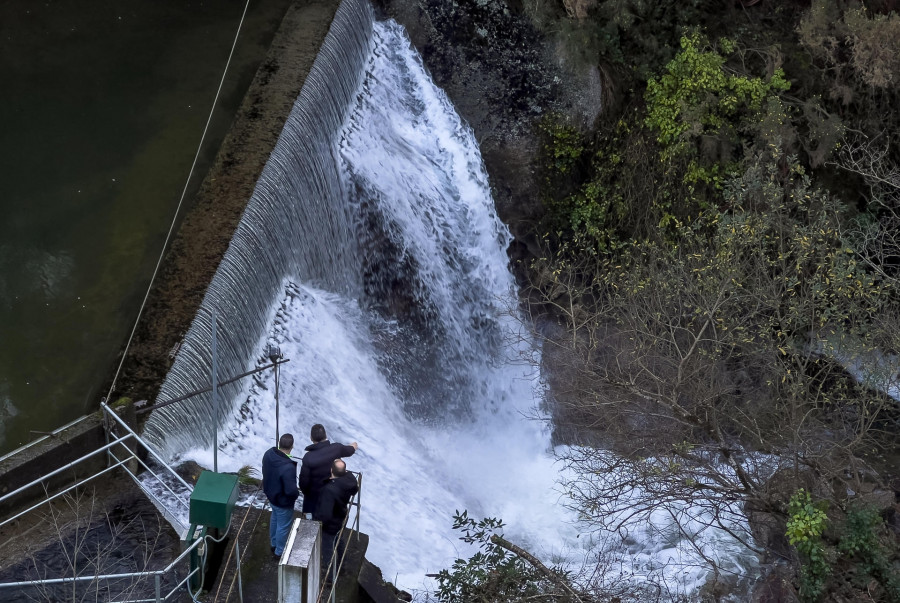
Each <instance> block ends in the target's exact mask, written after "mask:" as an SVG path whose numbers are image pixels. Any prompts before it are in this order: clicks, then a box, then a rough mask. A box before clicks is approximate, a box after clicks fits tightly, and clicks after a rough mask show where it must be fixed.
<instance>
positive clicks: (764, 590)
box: [750, 564, 800, 603]
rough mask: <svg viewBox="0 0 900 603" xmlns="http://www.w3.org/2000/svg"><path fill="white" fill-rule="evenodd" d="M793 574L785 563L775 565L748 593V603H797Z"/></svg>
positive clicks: (798, 598)
mask: <svg viewBox="0 0 900 603" xmlns="http://www.w3.org/2000/svg"><path fill="white" fill-rule="evenodd" d="M799 602H800V597H799V596H798V595H797V591H796V589H795V588H794V585H793V575H792V572H791V570H790V568H788V567H787V566H786V565H784V564H779V565H776V566H775V567H774V568H773V569H772V570H771V571H770V572H768V573H767V574H766V575H765V576H764V577H763V578H762V579H761V580H760V581H759V582H757V583H756V585H755V586H754V587H753V589H752V591H751V593H750V603H799Z"/></svg>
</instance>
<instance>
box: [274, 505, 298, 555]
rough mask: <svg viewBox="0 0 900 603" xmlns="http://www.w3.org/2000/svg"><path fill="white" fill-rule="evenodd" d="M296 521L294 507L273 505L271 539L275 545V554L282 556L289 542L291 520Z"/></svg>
mask: <svg viewBox="0 0 900 603" xmlns="http://www.w3.org/2000/svg"><path fill="white" fill-rule="evenodd" d="M293 521H294V508H293V507H276V506H275V505H272V519H271V520H269V540H270V541H271V542H272V546H274V547H275V554H276V555H278V556H281V553H283V552H284V544H285V543H286V542H287V536H288V531H289V530H290V528H291V522H293Z"/></svg>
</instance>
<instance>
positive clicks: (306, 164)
mask: <svg viewBox="0 0 900 603" xmlns="http://www.w3.org/2000/svg"><path fill="white" fill-rule="evenodd" d="M372 22H373V14H372V9H371V6H370V5H369V3H368V2H367V1H366V0H344V2H342V3H341V5H340V7H339V8H338V10H337V13H336V14H335V17H334V20H333V22H332V25H331V29H330V30H329V32H328V35H327V36H326V38H325V41H324V42H323V44H322V47H321V50H320V51H319V54H318V56H317V57H316V60H315V62H314V63H313V66H312V68H311V70H310V73H309V75H308V76H307V78H306V82H305V83H304V85H303V89H302V91H301V93H300V95H299V97H298V98H297V100H296V102H295V103H294V106H293V109H292V111H291V113H290V115H289V117H288V119H287V122H286V123H285V126H284V129H283V131H282V133H281V135H280V137H279V140H278V143H277V144H276V146H275V149H274V150H273V151H272V154H271V156H270V157H269V161H268V163H267V164H266V167H265V168H264V169H263V172H262V174H261V175H260V178H259V181H258V182H257V185H256V188H255V190H254V192H253V195H252V197H251V199H250V201H249V202H248V204H247V207H246V209H245V211H244V215H243V216H242V218H241V221H240V223H239V224H238V227H237V230H236V231H235V234H234V237H233V239H232V241H231V244H230V245H229V247H228V250H227V251H226V253H225V255H224V257H223V258H222V262H221V264H220V266H219V268H218V270H217V272H216V274H215V276H214V277H213V280H212V282H211V283H210V286H209V289H208V290H207V292H206V295H205V297H204V300H203V304H202V308H204V309H201V311H200V312H198V314H197V316H196V317H195V318H194V320H193V322H192V324H191V327H190V329H189V330H188V332H187V334H186V335H185V338H184V341H183V343H182V346H181V348H180V350H179V353H178V355H177V357H176V359H175V362H174V364H173V366H172V368H171V370H170V371H169V374H168V375H167V377H166V379H165V381H164V383H163V385H162V387H161V388H160V391H159V394H158V400H160V401H162V400H169V399H172V398H174V397H177V396H179V395H183V394H184V393H186V392H190V391H195V390H198V389H202V388H204V387H209V382H210V377H209V375H210V365H211V356H210V345H209V342H210V339H211V330H212V329H211V327H212V324H211V319H210V316H211V315H210V313H209V310H210V309H213V308H214V309H215V310H216V313H217V315H218V321H217V339H218V359H217V360H218V365H219V369H220V373H219V374H220V375H236V374H239V373H241V372H243V370H244V367H245V366H246V365H247V363H248V361H250V359H251V358H253V356H254V354H255V353H256V352H257V350H255V349H254V346H255V345H256V344H257V340H258V339H259V337H260V334H262V333H264V332H265V330H266V329H267V327H268V325H269V323H270V321H271V318H272V317H271V312H270V308H271V306H272V300H273V299H274V298H275V296H276V294H277V291H278V290H279V289H280V288H281V287H282V281H283V279H284V278H285V277H287V276H288V275H291V276H293V277H295V278H299V279H301V280H304V281H310V282H319V283H322V284H324V285H326V286H328V287H329V288H332V289H334V290H339V291H344V292H348V293H350V294H352V293H353V292H355V291H356V290H357V289H358V287H359V283H360V271H359V267H358V266H356V265H355V259H356V257H357V255H358V251H357V245H356V240H355V233H354V228H353V226H352V223H351V219H350V216H349V207H347V206H346V204H344V203H343V202H342V199H343V198H344V190H343V182H342V178H341V175H340V173H339V162H338V157H337V153H338V149H337V141H338V140H339V134H340V130H341V128H342V126H343V125H344V122H345V120H346V118H347V114H348V111H349V110H350V108H351V106H352V101H353V99H354V97H355V96H356V94H357V93H358V92H359V86H360V82H361V80H362V77H363V73H364V66H365V63H366V60H367V57H368V56H369V53H370V46H371V37H372ZM241 387H242V385H241V384H240V383H235V384H230V385H226V386H224V387H222V388H221V389H220V390H219V393H220V396H221V398H220V399H221V400H225V401H229V400H230V401H233V400H235V398H236V396H237V395H238V394H239V392H240V390H241ZM227 413H228V410H227V409H226V410H224V412H223V414H222V415H221V416H220V423H221V422H222V421H225V420H226V419H227V416H228V414H227ZM213 415H214V413H213V405H212V395H211V394H205V395H200V396H197V397H194V398H191V399H190V400H189V401H187V402H185V403H183V404H180V405H178V406H177V407H175V408H167V409H161V410H159V411H156V412H154V413H153V416H152V418H151V419H150V421H148V423H147V426H146V429H145V435H146V437H147V438H148V440H150V441H151V442H154V443H155V444H156V445H157V446H160V447H161V449H162V450H164V451H166V452H168V453H169V454H170V455H171V454H174V453H175V452H176V451H179V450H184V449H186V448H189V447H191V446H194V445H196V443H197V441H198V440H200V441H209V440H210V439H211V438H212V431H213Z"/></svg>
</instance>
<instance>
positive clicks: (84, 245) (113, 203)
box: [0, 0, 290, 454]
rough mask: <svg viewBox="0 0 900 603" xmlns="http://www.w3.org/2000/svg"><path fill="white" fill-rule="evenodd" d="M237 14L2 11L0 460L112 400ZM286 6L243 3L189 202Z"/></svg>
mask: <svg viewBox="0 0 900 603" xmlns="http://www.w3.org/2000/svg"><path fill="white" fill-rule="evenodd" d="M244 4H245V2H244V0H215V1H213V0H205V1H197V0H190V1H173V0H165V1H153V2H151V1H146V0H65V1H59V0H4V1H3V2H0V82H2V83H0V120H2V124H0V454H2V453H3V452H6V451H8V450H11V449H13V448H15V447H17V446H19V445H20V444H22V443H25V442H27V441H30V440H32V439H34V438H36V437H38V434H37V433H35V432H42V431H50V430H53V429H55V428H56V427H59V426H60V425H62V424H63V423H65V422H67V421H69V420H71V419H73V418H75V417H77V416H79V415H81V414H83V413H84V412H86V411H89V410H93V409H94V408H96V406H97V404H98V403H99V400H100V396H101V395H102V394H103V393H105V392H102V391H101V388H103V387H104V385H107V384H106V383H105V380H107V379H109V378H111V373H112V369H113V368H114V360H115V358H116V354H117V353H118V352H119V350H120V348H121V346H123V345H124V343H125V341H126V339H127V336H128V332H129V331H130V328H131V325H132V324H133V322H134V319H135V317H136V314H137V311H138V308H139V305H140V300H141V298H142V296H143V293H144V291H145V290H146V287H147V285H148V282H149V279H150V275H151V273H152V270H153V266H154V264H155V262H156V258H157V256H158V254H159V252H160V248H161V245H162V242H163V239H164V236H165V233H166V230H167V229H168V227H169V223H170V222H171V220H172V216H173V214H174V211H175V207H176V206H177V203H178V198H179V196H180V194H181V190H182V188H183V186H184V183H185V180H186V178H187V174H188V170H189V168H190V165H191V161H192V159H193V157H194V153H195V152H196V150H197V145H198V143H199V141H200V137H201V134H202V132H203V126H204V124H205V122H206V119H207V117H208V114H209V110H210V107H211V105H212V101H213V98H214V96H215V92H216V87H217V86H218V84H219V78H220V77H221V73H222V70H223V68H224V67H225V62H226V60H227V58H228V52H229V50H230V48H231V44H232V41H233V38H234V34H235V31H236V29H237V24H238V21H239V20H240V17H241V13H242V11H243V9H244ZM289 4H290V1H289V0H268V1H266V2H260V1H253V2H251V3H250V7H249V10H248V13H247V18H246V21H245V23H244V26H243V29H242V34H241V37H240V39H239V41H238V45H237V48H236V50H235V56H234V58H233V59H232V64H231V67H230V69H229V76H228V78H227V79H226V82H225V86H224V88H223V95H222V97H221V98H220V105H219V108H218V110H217V111H216V113H215V115H214V118H213V122H212V124H211V132H210V134H209V135H208V137H207V140H206V143H205V145H204V149H203V152H202V155H201V163H200V165H199V166H198V170H197V171H196V173H195V176H194V179H193V181H192V186H191V190H190V191H189V196H188V198H190V192H192V191H193V190H195V188H196V186H197V185H199V182H200V180H201V179H202V177H203V174H204V172H205V169H206V167H207V166H208V165H209V163H210V161H211V159H212V157H213V156H214V154H215V152H216V149H217V148H218V146H219V144H220V142H221V139H222V137H223V136H224V134H225V132H226V131H227V128H228V126H229V124H230V123H231V119H232V116H233V114H234V111H235V109H236V108H237V106H238V105H239V103H240V101H241V98H242V96H243V93H244V91H245V90H246V87H247V85H248V84H249V82H250V80H251V78H252V77H253V74H254V72H255V70H256V67H257V65H258V64H259V62H260V61H261V59H262V57H263V56H264V55H265V52H266V51H267V49H268V46H269V43H270V41H271V38H272V36H273V35H274V32H275V31H276V29H277V27H278V25H279V24H280V22H281V18H282V16H283V15H284V12H285V10H286V8H287V6H288V5H289Z"/></svg>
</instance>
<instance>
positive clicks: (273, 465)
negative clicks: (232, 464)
mask: <svg viewBox="0 0 900 603" xmlns="http://www.w3.org/2000/svg"><path fill="white" fill-rule="evenodd" d="M262 474H263V492H265V493H266V497H267V498H268V499H269V502H270V503H272V505H274V506H276V507H290V508H292V509H293V508H294V503H295V502H296V501H297V497H298V496H300V491H299V490H297V486H296V485H295V484H296V475H297V461H294V460H291V459H290V458H288V455H286V454H285V453H283V452H282V451H280V450H278V449H277V448H269V449H268V450H267V451H266V453H265V454H264V455H263V460H262Z"/></svg>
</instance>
